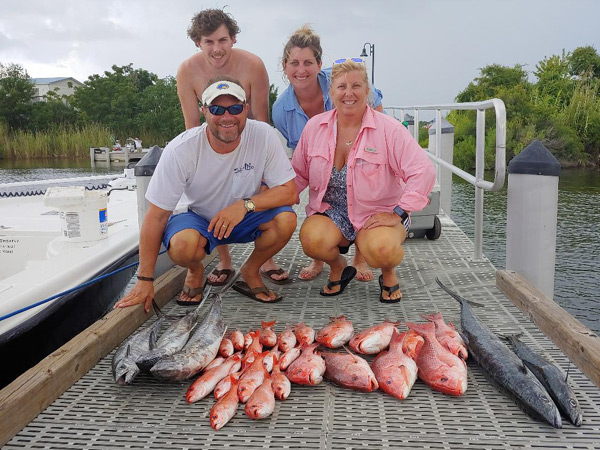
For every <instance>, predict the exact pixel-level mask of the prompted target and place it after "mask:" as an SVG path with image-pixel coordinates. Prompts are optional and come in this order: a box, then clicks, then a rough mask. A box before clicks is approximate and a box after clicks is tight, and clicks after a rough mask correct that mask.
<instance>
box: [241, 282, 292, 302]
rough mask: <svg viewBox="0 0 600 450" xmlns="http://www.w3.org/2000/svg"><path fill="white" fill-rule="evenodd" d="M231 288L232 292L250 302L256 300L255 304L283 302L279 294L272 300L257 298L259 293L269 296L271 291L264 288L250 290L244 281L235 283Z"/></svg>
mask: <svg viewBox="0 0 600 450" xmlns="http://www.w3.org/2000/svg"><path fill="white" fill-rule="evenodd" d="M231 287H232V288H233V290H234V291H237V292H239V293H240V294H242V295H245V296H246V297H250V298H251V299H252V300H256V301H257V302H261V303H277V302H280V301H281V300H283V297H282V296H281V294H279V295H277V297H275V299H274V300H263V299H262V298H259V297H257V296H256V294H259V293H261V292H262V293H263V294H266V295H269V294H270V293H271V291H269V290H268V289H267V287H266V286H258V287H255V288H251V287H250V286H248V283H246V282H245V281H236V282H235V283H234V284H233V286H231Z"/></svg>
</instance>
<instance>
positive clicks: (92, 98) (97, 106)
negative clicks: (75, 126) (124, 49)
mask: <svg viewBox="0 0 600 450" xmlns="http://www.w3.org/2000/svg"><path fill="white" fill-rule="evenodd" d="M157 79H158V77H157V76H156V75H155V74H153V73H150V72H148V71H146V70H143V69H135V70H134V69H133V67H132V64H128V65H126V66H122V67H118V66H116V65H113V66H112V72H111V71H105V72H104V75H97V74H96V75H91V76H90V77H89V78H88V79H87V81H85V82H84V85H83V87H80V88H79V89H77V90H76V91H75V93H74V94H73V97H72V104H73V106H74V107H75V108H77V110H78V111H79V113H80V116H81V118H82V120H83V121H84V122H86V123H89V122H95V123H99V124H103V125H105V126H107V127H109V128H110V129H111V130H112V131H113V132H115V133H117V134H118V135H129V134H133V132H134V131H135V130H136V127H137V126H138V117H137V116H138V115H139V114H140V112H141V106H140V95H141V93H142V92H143V91H144V90H145V89H147V88H148V87H150V86H152V85H154V83H155V82H156V81H157Z"/></svg>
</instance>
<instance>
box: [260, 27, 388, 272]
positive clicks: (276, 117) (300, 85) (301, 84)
mask: <svg viewBox="0 0 600 450" xmlns="http://www.w3.org/2000/svg"><path fill="white" fill-rule="evenodd" d="M322 56H323V49H322V48H321V39H320V38H319V36H318V35H317V34H316V33H315V32H314V31H313V30H312V29H311V28H310V27H309V26H308V25H304V26H303V27H302V28H300V29H298V30H296V31H295V32H294V33H293V34H292V35H291V36H290V38H289V40H288V42H287V44H286V45H285V47H284V49H283V58H282V65H283V71H284V72H285V74H286V76H287V78H288V80H289V82H290V85H289V86H288V87H287V89H286V90H285V91H283V93H282V94H281V95H280V96H279V97H278V98H277V100H276V101H275V103H274V104H273V111H272V115H273V123H274V124H275V127H276V128H277V129H278V130H279V132H280V133H281V134H282V135H283V136H284V137H285V139H286V141H287V145H288V147H289V148H290V149H292V150H295V149H296V145H297V144H298V140H299V139H300V135H301V134H302V130H303V129H304V126H305V125H306V122H308V119H310V118H311V117H313V116H315V115H317V114H320V113H322V112H325V111H329V110H331V109H333V103H332V101H331V98H330V97H329V86H330V84H331V68H327V69H322V65H323V61H322ZM370 92H372V97H373V98H371V99H370V102H369V103H370V104H371V106H372V107H373V108H375V109H376V110H378V111H383V105H382V103H381V99H382V97H383V96H382V94H381V91H379V90H378V89H375V87H373V86H372V85H371V86H370ZM353 265H354V267H356V269H357V275H356V278H357V279H359V280H360V281H370V280H372V279H373V272H372V270H371V269H370V268H369V266H368V265H367V263H366V261H365V260H364V258H363V257H362V256H361V255H360V253H358V252H357V253H356V254H355V255H354V262H353ZM322 269H323V261H317V260H313V261H312V262H311V263H310V265H309V266H308V267H305V268H303V269H302V270H301V271H300V274H299V278H300V279H301V280H312V279H314V278H315V277H316V276H317V275H319V273H321V270H322Z"/></svg>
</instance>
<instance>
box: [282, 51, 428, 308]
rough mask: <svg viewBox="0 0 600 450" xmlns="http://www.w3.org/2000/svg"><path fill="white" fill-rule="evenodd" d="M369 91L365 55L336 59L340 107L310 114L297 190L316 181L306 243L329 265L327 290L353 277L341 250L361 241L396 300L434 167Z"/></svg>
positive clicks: (384, 295)
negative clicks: (407, 243) (409, 237)
mask: <svg viewBox="0 0 600 450" xmlns="http://www.w3.org/2000/svg"><path fill="white" fill-rule="evenodd" d="M368 95H369V83H368V77H367V71H366V67H365V64H364V62H363V61H362V60H361V59H360V58H351V59H341V60H337V61H335V63H334V66H333V69H332V73H331V87H330V96H331V98H332V100H333V104H334V106H335V108H334V109H333V110H331V111H327V112H324V113H322V114H318V115H316V116H314V117H313V118H311V119H310V120H309V121H308V123H307V124H306V126H305V128H304V131H303V132H302V136H301V137H300V141H299V142H298V146H297V147H296V151H295V152H294V156H293V158H292V165H293V167H294V169H295V171H296V180H295V182H296V188H297V190H298V193H300V192H302V191H303V190H304V189H305V188H306V187H307V186H308V187H309V188H310V192H309V201H308V205H307V207H306V214H307V216H308V217H307V218H306V220H305V221H304V223H303V224H302V227H301V229H300V242H301V243H302V247H303V250H304V253H306V255H307V256H309V257H311V258H314V259H317V260H322V261H324V262H325V263H326V264H328V265H329V266H330V269H331V270H330V274H329V281H328V283H327V285H326V286H324V287H323V288H322V289H321V295H326V296H332V295H339V294H341V293H342V292H343V291H344V289H345V288H346V286H347V285H348V283H349V282H350V281H351V280H352V278H354V276H355V274H356V269H354V268H353V267H351V266H348V265H347V262H346V258H345V257H344V256H342V255H343V254H344V253H346V252H347V251H348V247H349V246H350V245H352V244H353V243H355V244H356V247H357V249H359V250H360V252H361V253H362V254H363V255H364V257H365V259H366V261H367V263H368V264H369V265H370V266H371V267H375V268H381V276H380V277H379V285H380V289H381V294H380V301H382V302H384V303H397V302H399V301H400V300H401V298H402V293H401V292H400V290H399V288H400V286H399V284H398V278H397V277H396V272H395V268H396V266H397V265H398V264H400V262H401V261H402V259H403V258H404V249H403V248H402V243H403V242H404V240H405V239H406V234H407V229H408V225H409V223H410V213H411V212H413V211H419V210H421V209H423V208H424V207H425V206H427V204H428V202H429V200H428V198H427V196H428V194H429V193H430V192H431V189H432V188H433V185H434V182H435V169H434V167H433V164H432V163H431V161H430V160H429V158H428V157H427V154H426V153H425V151H424V150H423V149H422V148H421V147H420V146H419V144H418V143H417V142H416V141H415V140H414V139H413V138H412V136H411V135H410V133H409V132H408V130H406V128H405V127H404V126H403V125H402V124H401V123H400V122H398V121H397V120H396V119H395V118H393V117H389V116H386V115H385V114H382V113H380V112H378V111H375V110H374V109H373V108H371V107H370V106H368V104H367V98H368Z"/></svg>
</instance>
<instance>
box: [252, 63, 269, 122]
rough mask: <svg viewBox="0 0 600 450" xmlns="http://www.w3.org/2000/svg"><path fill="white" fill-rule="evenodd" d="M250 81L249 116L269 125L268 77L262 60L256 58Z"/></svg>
mask: <svg viewBox="0 0 600 450" xmlns="http://www.w3.org/2000/svg"><path fill="white" fill-rule="evenodd" d="M252 67H253V68H252V72H251V73H252V74H253V76H252V79H251V80H250V115H251V118H252V119H255V120H260V121H261V122H266V123H269V75H268V74H267V69H266V67H265V64H264V63H263V62H262V60H261V59H260V58H259V57H258V56H256V59H255V61H254V62H253V64H252Z"/></svg>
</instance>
